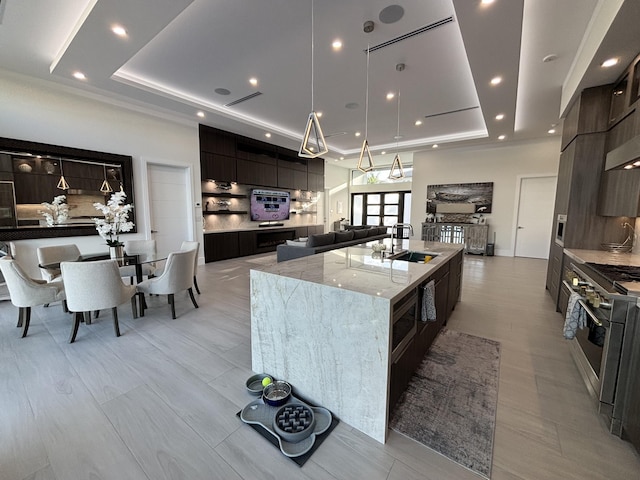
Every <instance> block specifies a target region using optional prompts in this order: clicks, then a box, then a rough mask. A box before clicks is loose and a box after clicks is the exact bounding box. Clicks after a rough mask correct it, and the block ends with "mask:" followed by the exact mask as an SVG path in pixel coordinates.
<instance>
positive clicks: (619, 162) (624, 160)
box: [604, 135, 640, 170]
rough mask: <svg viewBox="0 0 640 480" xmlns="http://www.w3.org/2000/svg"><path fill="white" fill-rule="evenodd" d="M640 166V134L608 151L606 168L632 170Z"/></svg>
mask: <svg viewBox="0 0 640 480" xmlns="http://www.w3.org/2000/svg"><path fill="white" fill-rule="evenodd" d="M638 167H640V135H638V136H637V137H633V138H632V139H631V140H629V141H628V142H626V143H623V144H622V145H620V146H619V147H618V148H615V149H613V150H611V151H610V152H609V153H607V161H606V162H605V165H604V169H605V170H631V169H635V168H638Z"/></svg>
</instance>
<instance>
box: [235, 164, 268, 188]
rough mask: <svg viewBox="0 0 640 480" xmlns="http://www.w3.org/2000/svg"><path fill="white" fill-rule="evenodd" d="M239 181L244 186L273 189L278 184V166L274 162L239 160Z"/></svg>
mask: <svg viewBox="0 0 640 480" xmlns="http://www.w3.org/2000/svg"><path fill="white" fill-rule="evenodd" d="M237 172H238V173H237V179H238V183H241V184H243V185H258V186H264V187H273V186H275V185H277V183H278V166H277V164H276V163H275V160H274V161H273V162H256V161H252V160H246V159H243V158H238V159H237Z"/></svg>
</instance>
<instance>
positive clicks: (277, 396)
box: [262, 380, 291, 407]
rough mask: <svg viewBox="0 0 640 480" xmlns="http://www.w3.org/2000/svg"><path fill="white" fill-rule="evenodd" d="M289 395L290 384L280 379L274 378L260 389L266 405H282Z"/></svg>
mask: <svg viewBox="0 0 640 480" xmlns="http://www.w3.org/2000/svg"><path fill="white" fill-rule="evenodd" d="M290 396H291V385H289V384H288V383H287V382H283V381H282V380H276V381H275V382H273V383H270V384H269V385H267V386H266V387H264V390H263V391H262V399H263V400H264V403H266V404H267V405H271V406H272V407H279V406H280V405H284V404H285V403H286V402H287V400H289V397H290Z"/></svg>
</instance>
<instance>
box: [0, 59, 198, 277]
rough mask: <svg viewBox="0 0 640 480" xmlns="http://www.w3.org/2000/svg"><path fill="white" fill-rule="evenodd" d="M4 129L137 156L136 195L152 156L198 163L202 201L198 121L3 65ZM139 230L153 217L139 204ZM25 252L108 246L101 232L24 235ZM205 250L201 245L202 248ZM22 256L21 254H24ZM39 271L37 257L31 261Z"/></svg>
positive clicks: (0, 119) (0, 111) (0, 128)
mask: <svg viewBox="0 0 640 480" xmlns="http://www.w3.org/2000/svg"><path fill="white" fill-rule="evenodd" d="M0 105H2V107H1V108H0V135H1V136H3V137H7V138H16V139H20V140H30V141H34V142H42V143H50V144H54V145H63V146H66V147H75V148H84V149H88V150H97V151H102V152H109V153H117V154H121V155H131V156H132V157H133V183H134V196H135V200H136V201H141V199H143V198H145V195H144V193H146V192H145V191H144V190H145V189H146V185H143V182H141V181H140V179H141V178H143V177H142V169H143V168H144V162H143V161H142V159H143V158H144V159H145V160H146V161H148V162H149V161H154V160H157V161H160V162H166V161H177V162H180V163H182V164H184V163H188V164H191V165H192V172H193V176H194V177H195V178H194V179H193V184H194V186H195V188H194V192H193V201H194V202H197V203H198V204H199V203H200V202H201V200H202V199H201V192H200V153H199V141H198V124H197V122H195V121H194V122H192V123H188V122H178V121H171V120H169V119H167V118H163V117H162V116H160V114H152V112H149V111H143V110H142V109H136V107H134V106H131V105H125V104H120V105H118V104H111V103H105V102H104V101H101V98H99V97H96V96H80V95H78V94H76V93H73V92H71V91H70V89H68V88H65V87H61V86H59V85H56V84H52V83H50V82H44V81H41V80H36V79H31V78H29V77H25V76H22V75H16V74H14V73H11V72H7V71H2V70H0ZM195 217H196V218H195V219H194V222H193V223H194V225H195V227H194V231H193V232H185V238H186V237H189V234H191V235H192V238H195V239H197V240H198V241H200V242H202V229H201V225H202V220H201V217H202V211H201V209H200V208H197V209H196V212H195ZM136 223H137V227H138V232H139V233H138V234H135V235H125V236H123V237H128V238H144V232H148V231H149V219H148V218H145V216H144V215H143V211H142V209H137V210H136ZM18 243H19V252H22V256H23V258H34V257H35V248H36V246H37V245H38V244H48V245H51V244H61V243H77V244H78V246H79V248H80V249H81V251H82V252H83V253H85V252H96V251H101V250H106V247H105V246H104V241H103V240H102V239H101V238H100V237H98V236H90V237H71V238H58V239H56V238H49V239H41V240H22V241H20V242H18ZM202 251H203V250H202V249H201V252H202ZM19 256H20V255H19ZM27 268H28V270H29V272H30V273H32V274H35V275H38V270H37V262H35V263H34V264H33V265H29V266H27Z"/></svg>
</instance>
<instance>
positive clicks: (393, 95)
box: [387, 92, 396, 100]
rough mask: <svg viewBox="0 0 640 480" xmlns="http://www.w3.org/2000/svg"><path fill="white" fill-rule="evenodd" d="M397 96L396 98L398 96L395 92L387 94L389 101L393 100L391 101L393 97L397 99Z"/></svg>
mask: <svg viewBox="0 0 640 480" xmlns="http://www.w3.org/2000/svg"><path fill="white" fill-rule="evenodd" d="M395 96H396V94H395V93H393V92H389V93H387V100H391V99H392V98H393V97H395Z"/></svg>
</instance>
